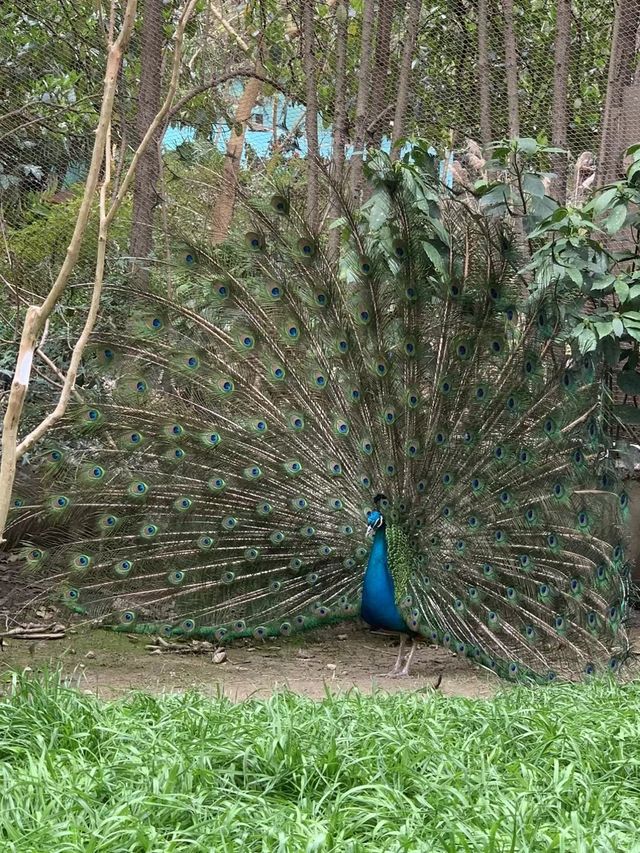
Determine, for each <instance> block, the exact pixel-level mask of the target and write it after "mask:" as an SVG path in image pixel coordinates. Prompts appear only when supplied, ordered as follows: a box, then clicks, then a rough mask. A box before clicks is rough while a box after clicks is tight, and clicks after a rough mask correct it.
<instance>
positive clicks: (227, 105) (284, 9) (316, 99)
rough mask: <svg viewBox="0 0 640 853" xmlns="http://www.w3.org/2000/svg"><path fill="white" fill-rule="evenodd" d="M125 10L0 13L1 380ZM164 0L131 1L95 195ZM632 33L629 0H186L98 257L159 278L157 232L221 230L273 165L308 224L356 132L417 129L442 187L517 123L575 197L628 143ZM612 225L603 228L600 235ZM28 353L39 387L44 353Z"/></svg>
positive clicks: (46, 377) (21, 7)
mask: <svg viewBox="0 0 640 853" xmlns="http://www.w3.org/2000/svg"><path fill="white" fill-rule="evenodd" d="M125 5H126V4H124V3H115V2H114V3H113V4H112V5H111V6H109V5H108V4H100V3H93V2H92V3H87V4H83V3H82V2H81V3H74V4H71V3H70V2H68V0H55V2H46V3H45V2H43V0H17V2H14V3H12V4H11V5H10V6H9V7H8V8H3V22H2V36H1V37H0V92H1V93H2V106H0V229H1V231H2V244H1V252H0V275H1V276H2V282H3V289H4V294H3V298H2V301H1V302H0V311H1V312H2V320H3V322H2V335H1V337H2V354H1V355H0V376H1V377H2V379H3V382H4V384H5V387H8V383H9V382H10V380H11V376H12V371H13V364H14V362H15V356H16V353H17V339H18V329H19V323H18V320H19V318H20V314H21V311H23V309H24V306H26V305H27V304H29V303H30V302H33V301H36V302H37V301H38V300H40V299H41V298H42V296H43V294H45V293H46V292H47V288H48V287H49V286H50V284H51V281H52V280H53V279H55V276H56V274H57V271H58V269H59V267H60V264H61V262H62V259H63V258H64V254H65V251H66V247H67V245H68V242H69V239H70V237H71V234H72V232H73V225H74V221H75V214H76V213H77V210H78V207H79V204H80V197H81V193H82V190H83V186H84V181H85V177H86V175H87V171H88V168H89V162H90V158H91V150H92V146H93V140H94V133H95V129H96V126H97V121H98V115H99V111H100V108H101V102H102V92H103V79H104V74H105V63H106V54H107V45H108V41H109V33H110V32H112V31H113V32H118V29H119V27H120V26H121V23H122V19H123V15H124V10H125ZM183 9H184V6H183V5H182V4H180V3H179V2H177V0H144V2H141V3H140V4H139V7H138V10H137V16H136V22H135V26H134V30H133V33H132V36H131V39H130V44H129V45H128V47H127V49H126V51H125V55H124V60H123V62H122V64H121V67H120V70H119V74H118V86H117V91H116V96H115V104H114V111H113V116H112V121H111V154H112V159H113V167H112V176H111V191H112V193H115V192H117V190H118V188H119V185H120V181H121V180H122V177H123V174H124V173H125V172H126V168H127V166H128V164H129V163H130V162H131V157H132V154H133V152H134V150H135V148H136V147H137V145H138V144H139V143H140V140H141V139H142V138H143V136H144V134H145V132H146V130H147V128H148V127H149V126H150V124H151V122H152V120H153V118H154V116H155V115H156V113H157V112H158V110H159V109H160V107H161V105H162V102H163V100H164V98H165V96H166V93H167V91H168V86H169V81H170V78H171V73H172V67H173V63H174V60H175V58H176V42H175V37H174V36H175V28H176V22H177V20H178V19H179V16H180V14H181V12H182V11H183ZM639 32H640V0H625V2H619V3H614V2H601V3H595V4H594V3H591V2H588V0H435V2H429V0H406V1H405V2H400V0H328V2H315V0H292V2H287V0H284V2H277V0H271V2H268V0H258V2H248V3H237V2H229V0H206V2H202V3H200V4H198V5H197V6H196V7H195V11H194V14H193V16H192V18H191V20H190V22H189V25H188V27H187V29H186V32H185V39H184V43H183V45H182V54H181V56H180V61H179V64H178V71H179V73H178V77H177V87H176V91H175V94H174V95H173V99H172V103H171V107H170V109H169V110H168V111H167V113H166V115H165V116H164V118H163V121H162V122H161V124H160V126H159V127H158V129H157V131H156V133H155V135H154V138H153V144H152V145H151V146H150V148H149V149H148V150H147V153H146V154H145V155H144V156H143V157H142V158H141V161H140V165H139V169H138V173H137V176H136V179H135V183H134V185H133V186H132V193H131V200H127V201H126V202H125V204H124V205H123V208H122V211H121V212H120V214H119V215H118V218H117V220H116V221H115V222H114V226H113V228H112V230H111V232H110V244H109V263H110V274H111V275H116V274H118V272H123V271H127V272H128V271H130V270H131V264H132V263H133V261H134V260H135V259H139V260H140V261H141V263H140V264H139V270H138V273H137V274H138V275H139V276H140V277H141V278H144V277H145V276H147V277H148V276H149V274H150V272H149V267H150V264H149V263H148V259H155V261H156V266H157V269H159V270H160V274H161V275H164V276H166V277H167V281H168V286H172V284H171V275H172V273H171V271H170V263H169V262H170V261H171V259H172V258H171V253H172V248H171V247H172V246H173V245H175V241H176V240H181V239H182V240H184V241H187V242H188V241H189V240H194V239H198V240H200V241H205V242H208V243H210V244H212V245H219V244H222V243H224V241H225V239H226V238H227V237H228V235H229V232H230V227H231V219H232V215H233V211H234V207H235V202H236V200H237V193H238V192H239V191H251V190H252V189H254V188H255V187H256V186H259V185H260V182H261V181H262V179H263V178H264V177H265V176H266V177H268V176H270V175H272V174H274V173H275V172H277V170H278V169H280V168H281V167H282V165H283V164H288V168H289V171H290V174H292V175H294V176H297V180H298V181H299V183H300V184H301V185H303V186H304V190H305V192H306V193H307V215H308V218H309V220H310V223H311V224H312V225H313V226H315V227H317V226H319V225H320V224H323V225H325V226H326V225H327V224H328V221H330V215H331V211H330V209H328V210H326V211H324V213H323V212H322V210H321V208H322V206H321V205H319V204H318V198H317V191H315V196H314V182H315V181H317V174H318V168H320V169H326V170H328V171H330V173H331V174H332V176H333V177H334V178H335V179H336V180H338V181H340V182H341V183H343V184H344V185H346V186H348V187H349V192H350V193H351V195H352V197H353V199H354V200H355V201H356V202H357V201H359V200H361V199H362V197H363V196H362V192H363V186H364V182H363V178H362V161H363V158H365V157H366V153H365V152H366V150H367V148H368V147H370V146H373V147H380V148H382V149H383V150H386V151H392V150H393V151H394V152H398V151H399V150H402V146H403V144H404V140H406V139H407V138H411V137H419V138H421V139H423V140H426V142H427V143H428V144H430V145H431V146H432V150H433V152H434V155H435V156H437V158H438V161H439V169H440V176H441V178H442V180H443V181H444V182H445V183H446V184H447V185H448V186H454V187H470V186H472V185H473V184H474V182H475V181H476V180H477V179H478V178H479V177H481V176H482V174H483V169H484V167H485V158H486V152H487V146H488V144H489V143H490V142H491V141H492V140H499V139H505V138H513V137H533V138H535V139H537V140H538V142H539V143H541V144H548V145H553V146H556V147H558V148H561V149H563V150H564V151H566V154H562V155H556V156H555V157H552V162H549V163H546V164H545V165H546V166H547V167H548V168H549V170H552V171H553V172H554V173H555V174H556V178H555V179H553V180H552V179H549V191H550V192H552V193H553V194H554V195H555V197H556V199H557V200H558V201H560V202H563V201H565V200H566V201H568V202H569V203H575V202H581V201H584V200H585V199H587V198H588V197H589V196H590V194H591V193H592V191H593V189H594V188H595V187H598V186H602V185H604V184H607V183H609V182H611V181H614V180H616V179H617V178H618V177H620V176H622V175H623V174H624V170H625V166H626V165H627V164H626V163H625V158H624V152H625V150H626V149H627V148H628V146H630V145H631V144H632V143H635V142H637V141H638V140H640V109H639V107H640V84H639V81H638V38H639ZM325 201H326V199H325ZM92 229H93V230H92ZM96 230H97V225H96V223H95V222H94V223H93V224H91V223H90V227H89V239H86V240H85V241H84V243H83V247H82V249H81V263H80V265H79V266H78V267H77V269H76V270H75V271H74V274H73V277H72V284H73V285H74V286H75V287H76V288H79V289H81V288H82V287H83V286H85V285H86V283H87V281H89V280H90V278H91V275H92V272H91V270H92V263H93V256H94V254H95V246H96ZM620 235H621V236H620ZM628 240H629V235H628V234H627V233H626V232H624V231H622V232H620V234H619V235H617V236H616V238H615V242H614V240H610V241H609V242H610V246H611V247H612V248H620V247H622V246H624V245H625V243H626V242H628ZM165 261H166V262H167V263H164V266H162V264H163V262H165ZM174 283H175V282H174ZM77 292H78V293H80V292H81V291H80V290H78V291H77ZM69 293H70V294H71V295H70V296H69V297H68V298H67V297H65V301H64V304H62V305H61V306H60V309H59V312H58V317H57V318H56V322H57V328H60V327H61V328H62V330H63V332H64V330H65V329H66V331H67V333H68V337H69V339H71V338H72V337H73V330H74V329H75V328H76V326H77V320H78V316H79V314H81V311H82V307H81V299H82V297H81V296H74V290H73V288H72V289H71V291H69ZM66 357H67V353H66V350H65V348H64V346H63V347H62V350H61V352H60V359H61V361H59V360H58V359H54V360H55V361H56V364H58V365H59V367H60V369H61V370H62V371H64V368H65V358H66ZM38 369H40V370H41V371H42V372H43V379H42V381H43V383H44V384H45V385H46V384H47V383H48V384H49V385H50V384H51V383H53V384H54V387H55V383H56V382H59V377H57V378H56V376H55V374H52V372H51V368H50V367H47V366H46V365H42V364H40V365H39V366H38ZM79 381H80V382H82V377H80V379H79ZM36 391H37V386H36Z"/></svg>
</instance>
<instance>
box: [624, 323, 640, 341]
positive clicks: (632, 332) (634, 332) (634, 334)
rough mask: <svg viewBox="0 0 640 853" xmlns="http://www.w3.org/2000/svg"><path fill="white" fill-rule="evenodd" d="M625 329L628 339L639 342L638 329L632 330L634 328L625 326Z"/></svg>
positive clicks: (639, 330)
mask: <svg viewBox="0 0 640 853" xmlns="http://www.w3.org/2000/svg"><path fill="white" fill-rule="evenodd" d="M626 329H627V334H628V335H629V337H631V338H633V339H634V341H640V328H639V329H634V328H631V327H629V326H627V327H626Z"/></svg>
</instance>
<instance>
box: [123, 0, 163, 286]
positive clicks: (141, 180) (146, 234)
mask: <svg viewBox="0 0 640 853" xmlns="http://www.w3.org/2000/svg"><path fill="white" fill-rule="evenodd" d="M163 5H164V4H163V2H162V0H143V4H142V36H141V50H140V88H139V90H138V109H137V113H136V121H135V146H136V147H137V146H138V145H139V144H140V143H141V142H142V139H143V138H144V135H145V133H146V132H147V130H148V129H149V126H150V125H151V122H152V121H153V119H154V118H155V117H156V114H157V112H158V110H159V109H160V102H161V97H162V50H163V47H164V35H163V21H162V10H163ZM158 141H159V140H158V134H156V137H155V138H154V139H152V140H151V144H150V145H148V146H147V149H146V151H145V152H144V154H143V156H142V157H141V158H140V163H139V165H138V170H137V172H136V177H135V182H134V185H133V223H132V226H131V240H130V244H129V254H130V255H131V257H132V258H133V259H134V260H133V266H132V272H133V280H134V283H135V284H136V285H137V286H138V287H142V288H146V287H148V285H149V277H150V273H149V270H148V269H147V268H146V267H147V266H148V263H147V259H148V258H149V257H150V256H151V254H152V253H153V211H154V209H155V207H156V205H157V204H158V201H159V196H158V188H157V183H158V178H159V175H160V164H159V162H158V158H159V156H160V153H159V148H158Z"/></svg>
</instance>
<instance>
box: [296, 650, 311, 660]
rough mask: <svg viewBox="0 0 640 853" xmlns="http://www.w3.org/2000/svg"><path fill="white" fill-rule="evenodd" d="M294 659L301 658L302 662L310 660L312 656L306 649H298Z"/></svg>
mask: <svg viewBox="0 0 640 853" xmlns="http://www.w3.org/2000/svg"><path fill="white" fill-rule="evenodd" d="M296 657H299V658H302V659H303V660H311V658H312V657H313V655H310V654H309V652H308V651H306V649H298V654H297V655H296Z"/></svg>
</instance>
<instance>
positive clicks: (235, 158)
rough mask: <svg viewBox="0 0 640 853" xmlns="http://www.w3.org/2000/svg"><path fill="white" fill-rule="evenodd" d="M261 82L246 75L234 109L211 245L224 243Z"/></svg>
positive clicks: (212, 223)
mask: <svg viewBox="0 0 640 853" xmlns="http://www.w3.org/2000/svg"><path fill="white" fill-rule="evenodd" d="M255 70H256V74H262V64H261V63H260V60H258V61H257V62H256V69H255ZM261 91H262V81H261V80H258V79H257V78H255V77H249V79H248V80H247V82H246V83H245V85H244V90H243V92H242V95H241V97H240V100H239V102H238V106H237V108H236V115H235V121H234V124H233V127H232V128H231V136H230V137H229V141H228V142H227V150H226V154H225V160H224V167H223V170H222V177H221V179H220V191H219V193H218V196H217V199H216V204H215V207H214V209H213V213H212V216H211V230H210V234H211V243H212V244H213V245H214V246H217V245H219V244H220V243H223V242H224V241H225V240H226V239H227V236H228V234H229V228H230V227H231V220H232V219H233V209H234V207H235V204H236V194H237V191H238V174H239V172H240V161H241V159H242V152H243V150H244V137H245V133H246V129H247V122H248V121H249V119H250V118H251V113H252V112H253V110H254V108H255V105H256V102H257V100H258V97H259V95H260V92H261Z"/></svg>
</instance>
